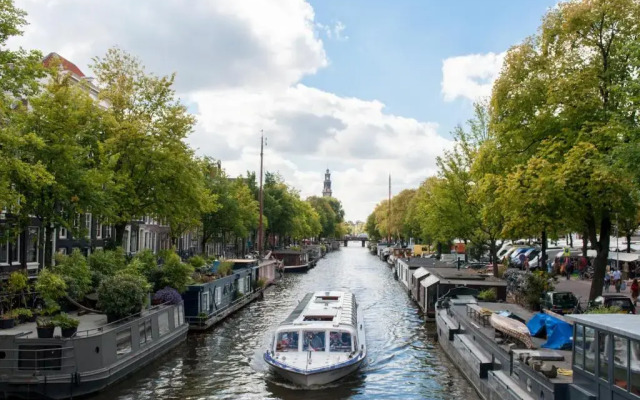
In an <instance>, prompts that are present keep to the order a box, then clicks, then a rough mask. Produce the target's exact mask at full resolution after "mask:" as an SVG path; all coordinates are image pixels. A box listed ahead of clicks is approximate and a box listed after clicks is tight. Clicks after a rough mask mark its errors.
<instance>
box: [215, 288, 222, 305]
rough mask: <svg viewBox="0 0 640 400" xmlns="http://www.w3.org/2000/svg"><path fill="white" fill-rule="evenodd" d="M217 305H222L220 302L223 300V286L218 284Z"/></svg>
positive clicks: (216, 292)
mask: <svg viewBox="0 0 640 400" xmlns="http://www.w3.org/2000/svg"><path fill="white" fill-rule="evenodd" d="M215 294H216V305H220V303H221V302H222V287H221V286H216V291H215Z"/></svg>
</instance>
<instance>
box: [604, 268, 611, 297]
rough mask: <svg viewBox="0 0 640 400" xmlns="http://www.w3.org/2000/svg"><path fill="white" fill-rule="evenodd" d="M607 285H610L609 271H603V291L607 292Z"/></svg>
mask: <svg viewBox="0 0 640 400" xmlns="http://www.w3.org/2000/svg"><path fill="white" fill-rule="evenodd" d="M609 286H611V275H610V274H609V271H605V273H604V291H605V292H607V293H609Z"/></svg>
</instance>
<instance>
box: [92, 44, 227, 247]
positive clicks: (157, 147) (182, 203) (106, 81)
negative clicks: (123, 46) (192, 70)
mask: <svg viewBox="0 0 640 400" xmlns="http://www.w3.org/2000/svg"><path fill="white" fill-rule="evenodd" d="M92 69H93V72H94V74H95V76H96V78H97V82H98V85H99V87H100V95H99V98H100V101H102V102H104V103H105V104H107V105H108V108H107V110H106V115H107V122H108V129H107V130H106V138H105V140H104V149H105V152H106V155H107V156H108V157H109V160H111V163H112V164H111V170H112V174H113V177H112V180H113V181H112V183H111V184H110V185H108V186H107V187H106V192H107V193H108V195H109V196H110V197H111V199H112V200H111V210H110V211H111V212H110V213H109V215H108V216H109V217H110V220H111V221H112V222H113V224H114V227H115V241H116V244H117V245H120V244H121V243H122V237H123V234H124V230H125V227H126V225H127V224H128V223H129V221H131V219H133V218H135V217H140V216H144V215H151V216H158V217H162V218H167V219H168V220H169V222H170V225H171V226H172V234H173V235H175V234H176V232H179V231H181V230H184V229H187V228H189V227H192V226H194V225H195V224H197V223H198V221H199V217H200V215H201V214H202V213H203V212H205V211H206V210H207V209H210V208H211V207H212V206H213V205H214V204H215V198H214V197H213V196H211V195H210V193H209V192H208V191H207V189H206V188H205V186H204V182H205V181H204V179H203V176H202V169H201V168H200V165H199V164H198V162H197V161H196V160H195V158H194V156H193V151H192V150H191V149H189V147H188V146H187V145H186V143H185V141H184V139H186V137H187V136H188V135H189V134H190V133H191V131H192V129H193V126H194V123H195V119H194V117H193V116H192V115H191V114H189V113H188V112H187V109H186V107H185V106H184V105H183V104H182V103H180V101H179V100H178V99H176V97H175V92H174V90H173V88H172V86H173V81H174V77H175V76H174V75H171V76H162V77H158V76H155V75H152V74H149V73H147V72H146V71H145V69H144V67H143V66H142V65H141V63H140V61H139V60H137V59H136V58H135V57H133V56H131V55H129V54H127V53H126V52H124V51H122V50H120V49H117V48H112V49H109V50H108V51H107V53H106V54H105V55H104V56H103V57H97V58H94V64H93V66H92Z"/></svg>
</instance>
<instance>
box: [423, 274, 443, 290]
mask: <svg viewBox="0 0 640 400" xmlns="http://www.w3.org/2000/svg"><path fill="white" fill-rule="evenodd" d="M438 282H440V279H438V278H437V277H435V276H434V275H429V276H427V277H426V278H424V279H423V280H421V281H420V284H421V285H422V286H424V287H426V288H428V287H429V286H433V285H435V284H436V283H438Z"/></svg>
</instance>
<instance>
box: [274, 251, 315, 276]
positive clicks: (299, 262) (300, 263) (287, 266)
mask: <svg viewBox="0 0 640 400" xmlns="http://www.w3.org/2000/svg"><path fill="white" fill-rule="evenodd" d="M271 254H272V255H273V256H274V257H275V258H276V259H278V260H280V261H282V265H281V268H282V271H283V272H307V271H308V270H309V254H308V253H307V252H306V251H301V250H274V251H273V252H272V253H271Z"/></svg>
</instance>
